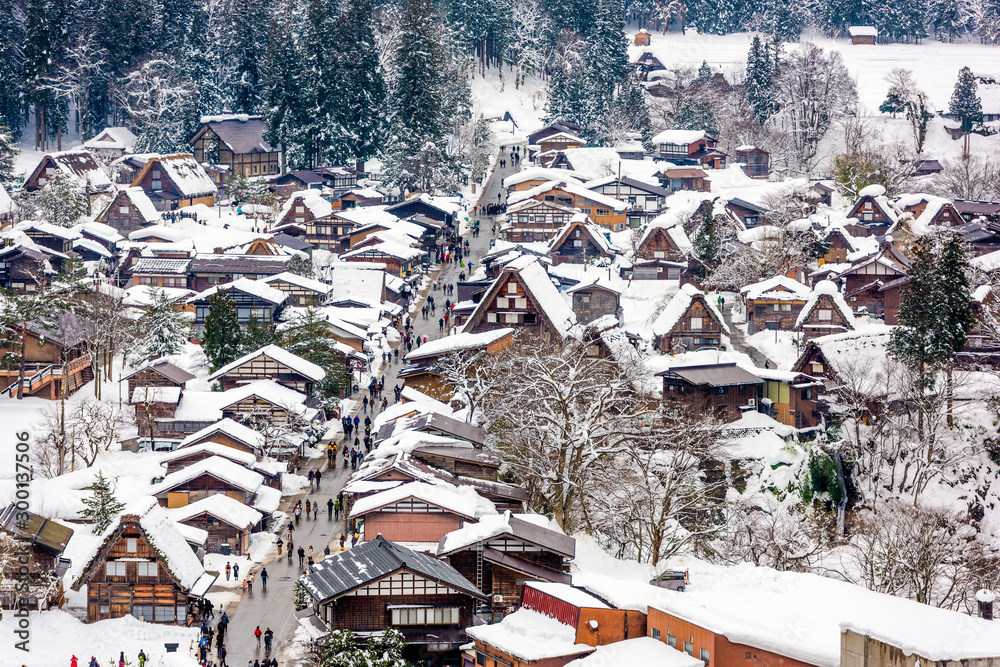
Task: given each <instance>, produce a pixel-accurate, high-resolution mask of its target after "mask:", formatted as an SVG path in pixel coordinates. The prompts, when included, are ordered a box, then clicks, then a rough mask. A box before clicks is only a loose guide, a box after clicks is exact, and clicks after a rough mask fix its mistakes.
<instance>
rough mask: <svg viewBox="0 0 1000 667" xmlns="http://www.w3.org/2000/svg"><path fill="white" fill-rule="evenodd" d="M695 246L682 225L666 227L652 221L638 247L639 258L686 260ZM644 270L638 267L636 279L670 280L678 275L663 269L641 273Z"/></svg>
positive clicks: (634, 274)
mask: <svg viewBox="0 0 1000 667" xmlns="http://www.w3.org/2000/svg"><path fill="white" fill-rule="evenodd" d="M692 250H693V246H692V245H691V241H690V240H689V239H688V236H687V234H685V233H684V227H683V226H681V225H672V226H670V227H664V226H663V225H658V224H656V223H655V222H654V223H652V224H651V225H650V226H649V227H648V228H647V229H646V232H645V233H644V234H643V236H642V239H641V240H640V241H639V246H638V248H637V249H636V255H637V259H645V260H667V261H671V262H686V261H687V259H688V257H690V256H691V252H692ZM642 273H643V272H641V271H639V270H638V269H637V270H636V271H635V272H634V273H633V279H636V280H668V279H675V278H677V277H678V276H668V275H666V274H665V272H663V271H656V272H655V275H653V273H654V272H653V271H646V272H645V273H647V274H649V275H641V274H642Z"/></svg>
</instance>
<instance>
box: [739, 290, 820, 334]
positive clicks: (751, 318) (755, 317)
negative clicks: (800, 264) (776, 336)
mask: <svg viewBox="0 0 1000 667" xmlns="http://www.w3.org/2000/svg"><path fill="white" fill-rule="evenodd" d="M740 293H741V294H742V295H743V298H744V300H745V301H746V305H747V333H748V334H751V335H752V334H755V333H759V332H761V331H765V330H767V329H779V330H782V331H791V330H793V329H794V328H795V322H796V320H797V319H798V317H799V313H800V312H801V311H802V307H803V306H805V305H806V301H808V300H809V293H810V292H809V288H808V287H806V286H805V285H803V284H802V283H800V282H798V281H797V280H792V279H791V278H787V277H785V276H775V277H774V278H768V279H767V280H764V281H761V282H759V283H754V284H753V285H747V286H746V287H744V288H743V289H742V290H740Z"/></svg>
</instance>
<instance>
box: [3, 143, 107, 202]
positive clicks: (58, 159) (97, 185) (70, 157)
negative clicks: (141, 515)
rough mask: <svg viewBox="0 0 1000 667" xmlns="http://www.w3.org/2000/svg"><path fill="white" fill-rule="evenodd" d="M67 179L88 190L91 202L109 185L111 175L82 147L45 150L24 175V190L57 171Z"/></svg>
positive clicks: (43, 182)
mask: <svg viewBox="0 0 1000 667" xmlns="http://www.w3.org/2000/svg"><path fill="white" fill-rule="evenodd" d="M57 174H58V175H60V176H62V177H63V178H65V179H67V180H68V181H69V182H70V183H72V184H73V185H75V186H76V187H78V188H80V189H81V190H82V191H83V192H85V193H86V194H87V197H88V198H89V199H90V201H91V202H94V201H95V200H96V199H97V198H98V197H100V196H101V195H103V194H105V193H107V192H110V191H111V189H112V184H111V178H110V177H109V176H108V174H107V172H105V171H104V168H103V167H102V166H101V165H100V163H99V162H98V161H97V160H96V159H95V158H94V156H93V155H92V154H91V153H90V152H89V151H86V150H83V149H79V148H77V149H73V150H69V151H61V152H59V153H46V154H45V155H43V156H42V159H41V160H39V162H38V164H37V165H35V168H34V169H33V170H32V171H31V173H30V174H28V177H27V178H26V179H24V185H23V186H22V188H23V189H24V190H25V191H26V192H34V191H36V190H39V189H41V188H43V187H45V185H46V184H47V183H48V182H49V181H51V180H52V179H53V178H55V177H56V175H57Z"/></svg>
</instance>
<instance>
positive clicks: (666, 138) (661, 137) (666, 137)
mask: <svg viewBox="0 0 1000 667" xmlns="http://www.w3.org/2000/svg"><path fill="white" fill-rule="evenodd" d="M704 138H705V131H704V130H664V131H663V132H660V133H659V134H657V135H656V136H654V137H653V143H654V144H677V145H687V144H693V143H694V142H696V141H701V140H702V139H704Z"/></svg>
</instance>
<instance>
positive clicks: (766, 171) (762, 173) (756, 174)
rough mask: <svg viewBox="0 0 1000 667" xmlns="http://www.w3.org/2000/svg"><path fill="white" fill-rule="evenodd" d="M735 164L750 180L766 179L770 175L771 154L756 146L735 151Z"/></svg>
mask: <svg viewBox="0 0 1000 667" xmlns="http://www.w3.org/2000/svg"><path fill="white" fill-rule="evenodd" d="M736 163H737V164H738V165H740V167H741V168H742V169H743V172H744V173H745V174H746V175H747V176H749V177H750V178H765V179H766V178H767V177H768V176H769V175H770V174H771V154H770V153H768V152H767V151H766V150H764V149H763V148H757V147H756V146H740V147H739V148H737V149H736Z"/></svg>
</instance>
